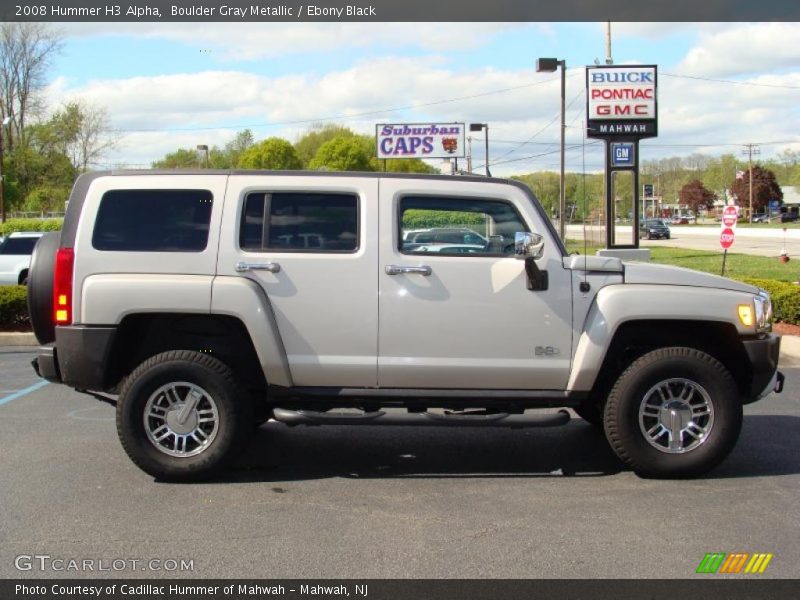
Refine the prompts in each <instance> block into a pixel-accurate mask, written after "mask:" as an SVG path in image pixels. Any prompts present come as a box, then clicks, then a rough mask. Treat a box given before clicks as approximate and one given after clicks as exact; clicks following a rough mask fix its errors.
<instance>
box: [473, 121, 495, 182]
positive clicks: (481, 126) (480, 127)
mask: <svg viewBox="0 0 800 600" xmlns="http://www.w3.org/2000/svg"><path fill="white" fill-rule="evenodd" d="M469 130H470V131H483V132H484V135H483V143H484V149H485V153H486V176H487V177H491V176H492V174H491V173H490V172H489V124H488V123H470V126H469Z"/></svg>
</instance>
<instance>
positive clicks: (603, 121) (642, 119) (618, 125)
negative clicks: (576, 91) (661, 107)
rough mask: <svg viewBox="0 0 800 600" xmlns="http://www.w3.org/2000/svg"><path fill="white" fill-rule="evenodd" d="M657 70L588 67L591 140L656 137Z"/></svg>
mask: <svg viewBox="0 0 800 600" xmlns="http://www.w3.org/2000/svg"><path fill="white" fill-rule="evenodd" d="M657 83H658V81H657V67H656V66H655V65H632V66H631V65H627V66H624V67H611V66H599V67H586V121H587V125H588V131H587V135H588V136H589V137H629V138H642V137H653V136H655V135H656V134H657V132H658V127H657V123H658V102H657V98H656V91H657Z"/></svg>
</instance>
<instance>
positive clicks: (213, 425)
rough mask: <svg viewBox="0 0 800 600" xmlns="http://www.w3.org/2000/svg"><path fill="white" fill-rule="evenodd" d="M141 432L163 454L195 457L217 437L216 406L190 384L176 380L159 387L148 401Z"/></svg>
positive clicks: (212, 400) (212, 399) (207, 395)
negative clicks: (142, 431) (143, 431)
mask: <svg viewBox="0 0 800 600" xmlns="http://www.w3.org/2000/svg"><path fill="white" fill-rule="evenodd" d="M144 429H145V431H146V432H147V438H148V439H149V440H150V442H151V443H152V444H153V445H154V446H155V447H156V448H158V449H159V450H160V451H161V452H163V453H164V454H168V455H170V456H178V457H187V456H196V455H198V454H200V453H201V452H203V450H205V449H206V448H208V447H209V446H210V445H211V443H212V442H213V441H214V438H215V437H216V436H217V431H218V430H219V413H218V412H217V404H216V402H214V398H212V397H211V395H210V394H209V393H208V392H206V391H205V390H204V389H203V388H201V387H200V386H197V385H195V384H193V383H188V382H186V381H175V382H172V383H168V384H166V385H162V386H161V387H160V388H158V389H157V390H156V391H155V392H153V393H152V395H151V396H150V398H148V399H147V404H146V405H145V407H144Z"/></svg>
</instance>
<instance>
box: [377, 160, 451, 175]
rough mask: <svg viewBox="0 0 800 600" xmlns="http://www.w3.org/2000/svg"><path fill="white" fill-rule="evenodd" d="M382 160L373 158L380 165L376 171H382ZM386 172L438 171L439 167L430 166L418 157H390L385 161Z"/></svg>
mask: <svg viewBox="0 0 800 600" xmlns="http://www.w3.org/2000/svg"><path fill="white" fill-rule="evenodd" d="M382 162H383V161H379V160H378V158H375V164H376V165H377V166H378V167H380V168H376V169H375V170H376V171H383V164H380V163H382ZM386 171H387V172H388V173H438V172H439V169H437V168H435V167H432V166H430V165H429V164H427V163H425V162H423V161H421V160H420V159H418V158H390V159H388V160H387V161H386Z"/></svg>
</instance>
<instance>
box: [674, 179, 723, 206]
mask: <svg viewBox="0 0 800 600" xmlns="http://www.w3.org/2000/svg"><path fill="white" fill-rule="evenodd" d="M715 199H716V195H715V194H714V192H712V191H711V190H709V189H708V188H707V187H706V186H704V185H703V182H702V181H700V180H699V179H693V180H692V181H690V182H689V183H687V184H684V186H683V187H682V188H681V192H680V200H681V204H686V205H688V206H689V208H690V209H692V211H694V213H695V214H697V211H698V209H699V208H701V207H702V208H710V207H711V206H712V205H713V204H714V200H715Z"/></svg>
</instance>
